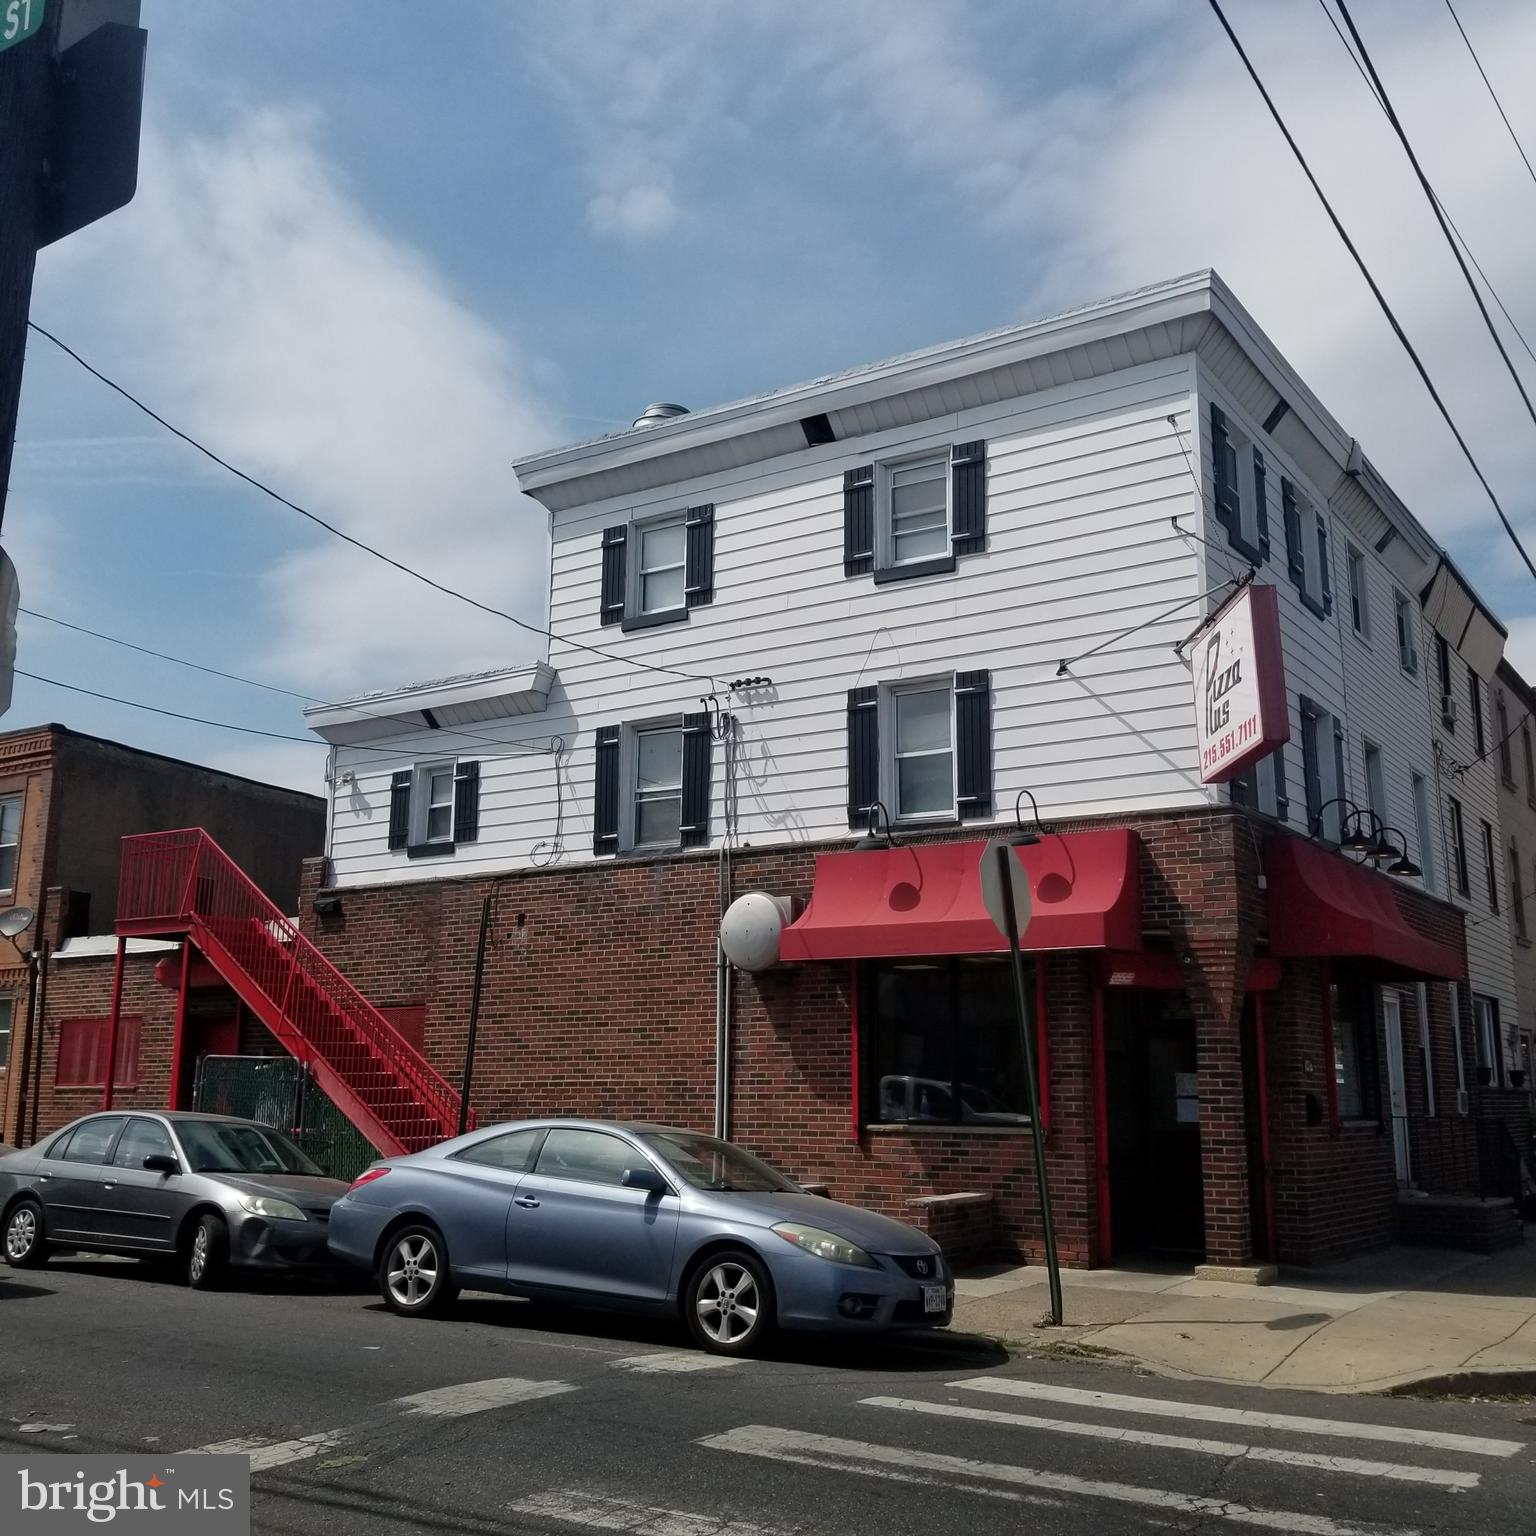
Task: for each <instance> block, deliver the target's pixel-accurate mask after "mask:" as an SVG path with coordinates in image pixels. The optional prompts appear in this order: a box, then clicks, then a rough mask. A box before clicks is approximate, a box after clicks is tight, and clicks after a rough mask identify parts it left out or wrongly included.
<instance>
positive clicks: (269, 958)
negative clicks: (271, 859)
mask: <svg viewBox="0 0 1536 1536" xmlns="http://www.w3.org/2000/svg"><path fill="white" fill-rule="evenodd" d="M117 932H118V936H119V937H120V938H129V937H149V938H181V937H184V938H186V939H188V940H190V941H191V943H192V944H193V945H194V946H195V947H196V948H197V949H198V950H199V951H200V952H201V953H202V954H203V956H204V957H205V958H206V959H207V960H208V962H209V963H210V964H211V965H212V966H213V968H214V969H215V970H216V971H217V972H218V973H219V975H220V976H221V977H222V978H223V979H224V981H225V982H226V983H228V985H229V986H230V987H231V989H232V990H233V991H234V992H235V994H236V996H237V997H239V999H240V1001H241V1002H242V1003H244V1004H245V1006H246V1007H247V1008H249V1009H250V1010H251V1011H252V1012H253V1013H254V1014H255V1015H256V1016H257V1017H258V1018H259V1019H260V1020H261V1021H262V1023H263V1024H265V1025H266V1026H267V1028H268V1029H269V1030H271V1032H272V1033H273V1034H274V1035H275V1036H276V1037H277V1039H278V1040H279V1041H280V1042H281V1044H282V1045H283V1046H284V1047H285V1048H286V1049H287V1050H288V1051H289V1052H290V1053H291V1054H292V1055H294V1056H295V1057H297V1058H298V1060H300V1061H301V1062H303V1063H304V1064H305V1065H306V1066H307V1067H308V1068H309V1070H310V1072H311V1073H312V1074H313V1076H314V1079H315V1081H316V1083H317V1084H318V1085H319V1086H320V1088H321V1089H322V1091H323V1092H324V1093H325V1094H326V1095H327V1096H328V1097H329V1098H330V1100H331V1101H332V1103H334V1104H335V1105H336V1107H337V1108H338V1109H340V1110H341V1112H342V1113H343V1114H344V1115H346V1117H347V1118H348V1119H349V1120H350V1121H351V1122H352V1123H353V1125H355V1126H356V1127H357V1128H358V1130H359V1131H361V1132H362V1133H363V1135H365V1136H366V1137H367V1138H368V1139H369V1140H370V1141H371V1142H372V1143H373V1144H374V1145H375V1146H376V1147H378V1148H379V1149H380V1150H381V1151H382V1152H384V1153H385V1154H387V1155H398V1154H400V1153H402V1152H417V1151H420V1150H421V1149H422V1148H424V1147H429V1146H432V1145H433V1144H434V1143H436V1142H439V1141H442V1140H444V1139H445V1138H447V1137H449V1136H453V1135H456V1134H457V1132H458V1120H459V1095H458V1093H457V1092H455V1091H454V1089H453V1088H452V1087H450V1086H449V1084H448V1083H447V1082H446V1081H445V1079H444V1078H443V1077H442V1076H441V1075H440V1074H439V1073H438V1072H437V1071H436V1070H435V1069H434V1068H433V1067H432V1066H431V1065H429V1063H428V1062H427V1060H426V1059H425V1057H423V1056H422V1055H421V1053H420V1052H419V1051H417V1050H416V1049H415V1048H414V1047H413V1046H411V1045H410V1044H409V1043H408V1042H407V1041H406V1040H404V1039H403V1038H402V1037H401V1036H400V1034H399V1033H398V1031H396V1029H395V1028H394V1026H393V1025H391V1024H390V1022H389V1021H388V1020H387V1019H386V1018H385V1017H384V1016H383V1014H381V1013H380V1012H379V1011H378V1009H377V1008H375V1007H374V1006H373V1004H372V1003H370V1002H369V1001H368V1000H367V998H365V997H364V996H363V995H362V994H361V993H360V992H359V991H358V990H357V989H356V988H355V987H354V986H353V985H352V983H351V982H349V981H348V980H347V979H346V977H345V976H343V975H342V974H341V972H340V971H338V970H337V969H336V967H335V966H333V965H332V964H331V962H330V961H329V960H327V959H326V958H325V956H324V955H323V954H321V952H320V951H319V950H318V949H316V948H315V946H314V945H313V944H312V943H310V941H309V940H308V939H307V938H305V937H304V935H303V934H302V933H301V932H300V931H299V925H298V924H297V922H295V921H294V919H293V918H291V917H285V916H284V915H283V913H282V912H281V911H279V909H278V908H277V907H276V906H274V905H273V904H272V902H270V901H268V900H267V898H266V897H265V896H264V895H263V894H262V893H261V891H260V890H258V889H257V887H256V886H255V885H254V884H252V882H251V880H250V879H249V877H248V876H247V875H246V874H245V872H244V871H243V870H242V869H241V868H240V867H239V865H237V864H236V863H235V862H234V860H232V859H231V858H230V857H229V855H228V854H226V853H225V852H224V850H223V849H222V848H220V847H219V845H218V844H217V843H215V842H214V841H213V839H212V838H211V837H209V836H208V834H207V833H206V832H203V831H201V830H200V829H192V830H189V831H184V832H156V833H152V834H149V835H146V836H141V837H126V838H124V839H123V860H122V874H121V879H120V882H119V886H118V900H117ZM470 1123H471V1124H472V1123H473V1121H472V1120H471V1121H470Z"/></svg>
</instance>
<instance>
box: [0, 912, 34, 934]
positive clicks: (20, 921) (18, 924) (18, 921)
mask: <svg viewBox="0 0 1536 1536" xmlns="http://www.w3.org/2000/svg"><path fill="white" fill-rule="evenodd" d="M36 916H37V914H36V913H35V912H34V911H33V910H32V908H31V907H8V908H6V910H5V911H4V912H0V933H3V934H4V935H5V936H6V938H8V939H14V938H15V937H16V935H17V934H18V933H25V932H26V931H27V929H28V928H30V927H31V926H32V919H33V918H34V917H36Z"/></svg>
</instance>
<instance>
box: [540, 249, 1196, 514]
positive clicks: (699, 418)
mask: <svg viewBox="0 0 1536 1536" xmlns="http://www.w3.org/2000/svg"><path fill="white" fill-rule="evenodd" d="M1219 284H1220V279H1219V278H1217V277H1216V274H1215V273H1214V272H1212V271H1210V270H1209V269H1206V270H1203V271H1200V272H1192V273H1188V274H1186V275H1185V276H1182V277H1177V278H1172V279H1170V280H1168V281H1167V282H1162V283H1155V284H1150V285H1148V286H1147V287H1145V288H1138V289H1135V290H1133V291H1132V292H1130V293H1123V294H1117V295H1115V296H1114V297H1113V298H1108V299H1103V300H1100V301H1098V302H1097V303H1094V304H1089V305H1084V306H1080V307H1078V308H1076V309H1070V310H1066V311H1064V312H1062V313H1061V314H1057V315H1053V316H1049V317H1047V318H1046V319H1043V320H1035V321H1030V322H1027V323H1025V324H1022V325H1015V326H1008V327H1005V328H1003V329H1000V330H994V331H986V332H983V333H982V334H981V335H979V336H971V337H967V338H965V339H963V340H960V341H951V342H944V343H942V344H941V345H939V346H936V347H929V348H926V349H924V350H922V351H918V352H909V353H906V354H904V355H902V356H901V357H895V358H890V359H888V360H887V361H885V362H880V363H873V364H868V365H861V366H859V367H856V368H851V369H848V370H846V371H844V372H842V373H838V374H830V375H826V376H823V377H821V378H818V379H812V380H809V381H807V382H805V383H803V384H794V385H790V386H788V387H787V388H784V389H775V390H770V391H768V392H766V393H764V394H759V395H753V396H749V397H748V398H746V399H743V400H735V401H732V402H730V403H728V404H725V405H719V406H711V407H708V408H706V409H704V410H700V411H694V412H690V413H689V414H688V415H686V416H677V417H674V418H673V419H672V420H670V421H666V422H662V423H660V424H659V425H657V426H652V427H647V428H644V429H641V430H633V429H632V430H630V431H628V432H619V433H614V434H612V435H610V436H608V437H601V438H594V439H590V440H588V441H586V442H582V443H574V444H571V445H570V446H568V447H564V448H556V449H552V450H549V451H546V452H543V453H536V454H530V455H529V456H528V457H527V458H525V459H519V460H517V461H516V462H514V464H513V466H512V469H513V472H514V473H515V474H516V475H517V479H518V484H519V485H520V486H521V488H522V489H523V491H524V492H526V493H528V494H532V493H533V492H534V491H535V490H537V489H539V488H542V487H544V486H547V485H558V484H560V483H561V482H562V481H565V480H571V479H576V478H578V477H580V476H583V475H589V474H593V473H595V472H596V471H597V470H599V469H611V468H616V467H618V466H621V465H625V464H634V463H639V462H643V461H644V460H647V459H654V458H661V457H663V456H665V455H668V454H672V453H681V452H683V451H685V450H686V449H689V448H694V447H698V446H701V445H703V444H706V443H712V442H717V441H719V440H720V439H722V438H729V437H734V436H737V435H739V434H740V433H741V432H742V431H744V430H752V431H758V430H761V429H763V428H765V427H771V426H778V425H781V424H783V423H785V422H789V421H799V420H800V419H801V418H802V417H804V416H807V415H817V414H821V413H825V412H828V411H831V410H837V409H841V408H843V407H844V406H846V405H850V404H855V403H858V402H859V401H861V400H864V399H879V398H883V397H885V396H887V395H890V394H893V393H897V392H899V391H905V390H911V389H920V388H922V387H923V386H924V385H925V384H931V383H937V382H940V381H942V380H944V379H947V378H955V377H963V376H964V375H966V374H969V373H976V372H979V371H980V370H981V369H983V368H996V367H1001V366H1004V365H1006V364H1009V363H1014V362H1019V361H1022V360H1024V359H1027V358H1030V357H1035V356H1041V355H1044V354H1048V353H1051V352H1057V351H1061V350H1063V349H1064V348H1066V347H1070V346H1079V345H1082V344H1084V343H1086V342H1090V341H1094V340H1097V339H1099V338H1101V337H1104V336H1111V335H1118V334H1119V333H1121V332H1123V331H1127V330H1135V329H1139V328H1140V327H1142V326H1146V325H1155V324H1157V323H1158V322H1159V321H1162V320H1171V319H1183V318H1187V317H1189V316H1191V315H1197V314H1201V313H1203V312H1205V311H1206V310H1208V309H1209V308H1210V302H1209V295H1210V294H1211V293H1212V292H1213V291H1214V290H1215V289H1216V287H1217V286H1218V285H1219Z"/></svg>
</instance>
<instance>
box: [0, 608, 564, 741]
mask: <svg viewBox="0 0 1536 1536" xmlns="http://www.w3.org/2000/svg"><path fill="white" fill-rule="evenodd" d="M16 611H17V612H18V613H24V614H26V615H27V617H28V618H32V619H42V620H43V621H44V623H47V624H57V625H58V626H59V627H60V628H61V629H71V630H73V631H74V632H75V633H76V634H78V635H89V636H90V637H91V638H92V639H93V640H105V641H106V642H107V644H108V645H120V646H122V648H123V649H124V650H125V651H137V652H138V653H139V655H141V656H153V657H154V658H155V659H156V660H157V661H169V662H171V663H173V664H174V665H175V666H178V667H189V668H190V669H191V670H192V671H194V672H206V673H207V674H208V675H209V676H210V677H222V678H225V679H226V680H227V681H229V682H231V683H242V684H244V685H245V687H247V688H260V689H262V690H264V691H265V692H267V693H280V694H283V695H284V696H285V697H287V698H290V699H298V700H299V701H300V703H303V704H330V703H331V701H330V700H328V699H317V698H313V697H312V696H311V695H309V694H307V693H298V692H296V691H295V690H294V689H292V688H279V687H278V686H277V684H276V683H263V682H258V681H257V680H256V679H255V678H254V677H242V676H241V675H240V674H239V673H238V672H221V671H220V670H219V669H218V668H217V667H207V666H204V665H203V664H202V662H200V661H188V660H187V658H186V657H185V656H172V655H171V654H170V652H169V651H156V650H151V649H150V647H149V646H147V645H139V644H137V643H136V642H135V641H132V640H124V639H123V637H122V636H121V635H109V634H107V633H105V632H104V631H102V630H99V629H88V628H87V627H86V626H85V625H84V624H73V623H71V622H70V621H69V620H68V619H60V618H57V617H55V616H54V615H53V614H51V613H39V612H38V610H37V609H36V608H18V609H17V610H16ZM332 707H334V708H340V709H347V710H351V711H352V712H353V713H354V714H359V715H366V716H367V717H368V718H369V719H370V720H382V721H385V722H387V723H390V724H395V723H397V721H396V717H395V716H393V715H381V714H379V713H377V712H376V711H375V710H371V709H368V708H366V707H365V706H364V705H362V704H359V703H357V702H355V701H353V700H350V699H348V700H344V701H343V702H341V703H340V704H337V705H333V706H332ZM426 729H433V730H436V731H438V732H439V733H440V735H441V736H442V737H443V738H444V739H445V740H446V739H448V738H450V737H456V738H458V739H460V740H462V741H470V742H477V743H478V742H484V743H485V744H486V745H488V746H492V747H497V748H499V749H501V752H502V754H503V755H505V756H511V755H513V754H515V753H518V752H525V753H528V754H530V755H533V754H537V755H539V756H543V755H544V754H546V753H548V752H549V751H551V750H552V749H551V748H550V747H548V746H545V745H542V744H536V743H532V742H529V743H526V744H524V743H519V742H515V741H502V740H500V739H499V738H498V737H495V736H482V735H481V734H480V733H479V732H477V731H466V730H464V729H463V728H462V727H461V726H436V727H426ZM404 730H405V728H402V734H404ZM288 740H290V741H296V740H298V738H297V737H292V736H291V737H289V738H288Z"/></svg>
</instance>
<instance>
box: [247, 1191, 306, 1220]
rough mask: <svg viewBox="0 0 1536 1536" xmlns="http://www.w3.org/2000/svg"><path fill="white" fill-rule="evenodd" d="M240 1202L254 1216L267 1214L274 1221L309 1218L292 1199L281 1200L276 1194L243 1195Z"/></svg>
mask: <svg viewBox="0 0 1536 1536" xmlns="http://www.w3.org/2000/svg"><path fill="white" fill-rule="evenodd" d="M240 1204H241V1205H243V1206H244V1207H245V1208H246V1210H248V1211H249V1212H250V1213H251V1215H252V1216H266V1217H268V1218H269V1219H271V1220H272V1221H308V1220H309V1218H308V1217H307V1216H306V1215H305V1214H304V1212H303V1211H301V1210H300V1209H299V1208H298V1206H296V1205H295V1204H294V1203H293V1202H292V1201H291V1200H279V1199H278V1198H277V1197H276V1196H275V1195H241V1197H240Z"/></svg>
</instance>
